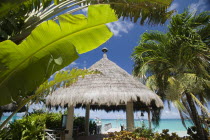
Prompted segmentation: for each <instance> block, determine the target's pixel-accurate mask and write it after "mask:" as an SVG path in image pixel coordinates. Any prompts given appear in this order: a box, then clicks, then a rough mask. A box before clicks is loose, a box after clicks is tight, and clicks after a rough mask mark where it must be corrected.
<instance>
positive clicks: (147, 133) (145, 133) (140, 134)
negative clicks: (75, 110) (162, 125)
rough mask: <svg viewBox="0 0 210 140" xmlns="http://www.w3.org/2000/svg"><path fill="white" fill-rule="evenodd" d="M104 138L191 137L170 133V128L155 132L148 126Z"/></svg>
mask: <svg viewBox="0 0 210 140" xmlns="http://www.w3.org/2000/svg"><path fill="white" fill-rule="evenodd" d="M104 140H191V137H179V136H178V135H177V134H176V133H171V134H169V130H168V129H163V130H162V133H157V132H153V131H152V130H151V129H148V128H144V127H142V128H137V129H136V130H135V131H134V132H128V131H121V132H112V133H109V134H108V136H107V138H104Z"/></svg>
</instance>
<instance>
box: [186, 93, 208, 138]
mask: <svg viewBox="0 0 210 140" xmlns="http://www.w3.org/2000/svg"><path fill="white" fill-rule="evenodd" d="M185 95H186V97H187V102H188V104H189V107H190V110H191V113H192V120H193V123H194V124H195V126H196V129H197V135H198V137H199V138H200V140H208V137H207V134H206V133H205V130H204V128H203V126H202V123H201V119H200V117H199V115H198V112H197V110H196V107H195V103H194V102H193V99H192V96H191V95H190V94H189V93H185Z"/></svg>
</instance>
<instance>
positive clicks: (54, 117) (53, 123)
mask: <svg viewBox="0 0 210 140" xmlns="http://www.w3.org/2000/svg"><path fill="white" fill-rule="evenodd" d="M61 118H62V114H61V113H49V114H47V115H46V123H45V124H46V128H48V129H56V128H61Z"/></svg>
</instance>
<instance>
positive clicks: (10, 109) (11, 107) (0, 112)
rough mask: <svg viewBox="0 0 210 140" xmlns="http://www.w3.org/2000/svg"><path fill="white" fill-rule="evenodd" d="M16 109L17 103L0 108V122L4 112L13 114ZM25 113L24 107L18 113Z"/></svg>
mask: <svg viewBox="0 0 210 140" xmlns="http://www.w3.org/2000/svg"><path fill="white" fill-rule="evenodd" d="M17 108H18V106H17V103H10V104H7V105H3V106H0V120H1V117H2V115H3V113H4V112H14V111H15V110H16V109H17ZM21 112H26V107H25V106H24V107H22V108H21V109H20V110H19V111H18V113H21Z"/></svg>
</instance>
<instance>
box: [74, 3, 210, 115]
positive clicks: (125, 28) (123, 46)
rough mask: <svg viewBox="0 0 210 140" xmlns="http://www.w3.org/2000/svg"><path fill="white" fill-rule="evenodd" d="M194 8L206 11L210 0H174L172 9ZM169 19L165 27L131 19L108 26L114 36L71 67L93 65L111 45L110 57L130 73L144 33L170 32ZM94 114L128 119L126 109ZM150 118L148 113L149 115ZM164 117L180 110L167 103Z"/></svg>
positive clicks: (95, 113)
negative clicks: (132, 57)
mask: <svg viewBox="0 0 210 140" xmlns="http://www.w3.org/2000/svg"><path fill="white" fill-rule="evenodd" d="M188 7H189V8H190V11H192V12H195V11H197V12H203V11H206V10H210V1H209V0H174V2H173V3H172V5H171V7H170V8H169V10H173V9H175V10H176V13H182V12H183V11H184V9H186V8H188ZM167 25H168V22H166V23H165V24H164V25H161V26H149V25H144V26H140V25H139V24H138V23H136V24H134V23H132V22H130V21H129V20H125V21H122V19H120V20H119V21H117V22H114V23H109V24H108V27H109V28H110V30H111V31H112V32H113V33H114V36H113V37H112V38H111V39H110V40H109V41H107V42H106V43H104V44H103V45H102V46H100V47H99V48H97V49H95V50H93V51H91V52H88V53H86V54H82V55H81V56H80V58H79V59H78V60H76V61H75V62H74V63H73V64H72V65H71V66H73V67H78V68H84V67H87V68H89V67H90V66H91V65H92V64H94V63H95V62H96V61H98V60H99V59H101V58H102V52H101V49H102V48H103V47H107V48H108V50H109V52H108V54H107V55H108V58H109V59H110V60H111V61H113V62H115V63H116V64H117V65H119V66H120V67H121V68H123V69H124V70H126V71H127V72H128V73H130V74H131V73H132V69H133V61H132V60H131V57H130V56H131V54H132V51H133V48H134V47H135V46H137V45H138V41H139V39H140V36H141V34H142V33H144V32H147V31H150V30H159V31H163V32H165V31H167ZM84 112H85V111H84V110H82V109H77V110H75V114H79V115H84ZM138 114H139V112H137V113H135V115H134V116H135V118H138V117H137V116H138ZM90 117H92V118H95V117H99V118H105V119H110V118H119V117H121V118H125V113H123V112H114V113H106V112H105V111H97V112H94V111H91V113H90ZM145 118H146V116H145ZM161 118H179V113H178V111H177V109H176V108H175V107H174V106H173V105H172V106H171V110H169V109H168V107H167V104H165V109H164V110H163V111H162V116H161Z"/></svg>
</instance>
